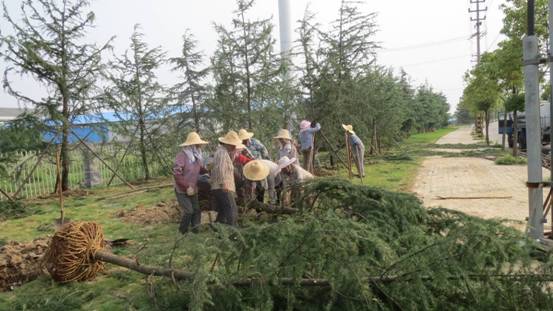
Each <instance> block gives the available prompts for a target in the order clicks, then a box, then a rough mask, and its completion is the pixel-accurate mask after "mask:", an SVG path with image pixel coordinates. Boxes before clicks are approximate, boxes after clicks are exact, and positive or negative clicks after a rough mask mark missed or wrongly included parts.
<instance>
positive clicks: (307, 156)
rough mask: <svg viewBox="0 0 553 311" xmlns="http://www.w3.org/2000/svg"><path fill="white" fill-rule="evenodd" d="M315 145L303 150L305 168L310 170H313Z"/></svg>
mask: <svg viewBox="0 0 553 311" xmlns="http://www.w3.org/2000/svg"><path fill="white" fill-rule="evenodd" d="M312 148H313V147H311V148H309V149H307V150H302V152H301V153H302V155H303V168H304V169H305V170H307V171H309V172H313V154H312V153H311V149H312Z"/></svg>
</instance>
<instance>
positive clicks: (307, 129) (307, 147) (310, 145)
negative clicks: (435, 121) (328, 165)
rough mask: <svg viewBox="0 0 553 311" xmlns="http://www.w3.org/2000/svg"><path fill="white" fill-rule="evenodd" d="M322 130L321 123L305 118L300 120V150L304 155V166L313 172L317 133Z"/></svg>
mask: <svg viewBox="0 0 553 311" xmlns="http://www.w3.org/2000/svg"><path fill="white" fill-rule="evenodd" d="M320 130H321V125H320V124H319V123H317V122H315V121H313V122H310V121H307V120H303V121H301V122H300V134H299V140H300V151H301V154H302V155H303V168H305V169H306V170H308V171H309V172H313V158H314V152H315V146H314V145H315V133H316V132H318V131H320Z"/></svg>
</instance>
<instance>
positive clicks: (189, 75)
mask: <svg viewBox="0 0 553 311" xmlns="http://www.w3.org/2000/svg"><path fill="white" fill-rule="evenodd" d="M182 39H183V44H182V50H181V53H182V54H181V56H179V57H173V58H171V59H170V62H171V63H173V65H174V67H173V71H178V72H181V73H182V75H181V79H182V82H180V83H178V84H177V85H175V86H174V88H173V92H176V93H177V94H178V96H177V97H178V100H179V102H180V103H182V104H185V103H186V101H187V100H190V102H191V103H192V115H193V118H194V128H195V129H196V131H197V132H199V131H200V112H199V111H198V110H200V111H201V110H202V109H201V104H202V102H203V101H204V100H205V98H206V96H207V87H206V86H205V85H203V84H202V81H204V80H205V79H206V77H207V75H208V73H209V71H208V68H202V69H199V68H198V67H199V66H200V65H202V64H203V55H202V54H201V53H200V52H198V51H197V50H196V44H197V41H196V40H195V39H194V37H193V35H192V34H190V33H189V32H186V33H185V34H184V35H183V36H182Z"/></svg>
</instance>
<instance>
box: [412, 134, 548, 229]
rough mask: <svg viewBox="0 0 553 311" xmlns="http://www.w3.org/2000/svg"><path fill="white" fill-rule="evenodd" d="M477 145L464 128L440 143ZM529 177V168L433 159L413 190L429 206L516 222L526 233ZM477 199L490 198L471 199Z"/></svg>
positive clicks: (472, 160) (424, 165) (483, 161)
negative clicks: (527, 179) (527, 177)
mask: <svg viewBox="0 0 553 311" xmlns="http://www.w3.org/2000/svg"><path fill="white" fill-rule="evenodd" d="M475 142H476V141H475V140H474V139H473V138H472V137H471V135H470V128H469V127H463V128H460V129H459V130H457V131H455V132H452V133H450V134H448V135H446V136H444V137H443V138H441V139H440V140H439V141H438V142H437V143H438V144H471V143H475ZM545 173H546V170H544V174H545ZM526 176H527V173H526V166H500V165H496V164H495V163H494V162H493V161H490V160H486V159H481V158H455V157H454V158H442V157H429V158H427V159H425V160H424V161H423V163H422V167H421V168H420V169H419V172H418V175H417V178H416V180H415V183H414V186H413V188H412V191H413V192H415V193H416V194H417V196H418V197H419V198H421V199H422V200H423V202H424V204H425V206H427V207H435V206H442V207H445V208H449V209H454V210H458V211H462V212H465V213H467V214H470V215H473V216H478V217H483V218H503V219H509V220H514V221H515V222H520V223H517V224H514V226H516V227H517V228H519V229H522V230H524V228H525V218H526V217H527V216H528V191H527V189H526V185H525V182H526ZM545 195H546V193H544V197H545ZM475 197H486V198H485V199H471V198H475ZM461 198H463V199H461Z"/></svg>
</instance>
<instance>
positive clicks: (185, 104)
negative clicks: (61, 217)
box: [0, 0, 449, 189]
mask: <svg viewBox="0 0 553 311" xmlns="http://www.w3.org/2000/svg"><path fill="white" fill-rule="evenodd" d="M236 3H237V7H236V10H235V12H234V16H233V17H232V19H231V22H232V23H231V24H230V25H231V26H230V27H228V26H224V25H222V24H216V25H215V26H214V27H215V31H216V32H217V34H218V39H217V48H216V50H215V52H214V54H213V55H211V56H209V57H207V56H206V55H204V54H203V53H202V52H201V51H199V50H198V48H197V41H196V39H195V38H194V36H193V35H192V34H191V33H190V32H189V31H185V32H184V35H183V37H182V49H181V53H180V55H175V56H172V57H169V56H167V53H166V52H164V51H163V49H162V47H153V48H152V47H149V46H148V45H147V43H146V40H145V38H144V35H143V34H142V33H141V30H140V27H139V26H138V25H135V29H134V33H133V35H132V37H131V39H130V44H129V48H128V49H127V51H126V52H124V53H123V54H122V55H112V54H113V53H112V52H111V51H112V47H111V44H112V39H110V40H108V41H107V42H105V43H104V44H102V45H100V46H98V45H96V44H91V43H87V41H89V40H88V37H87V33H88V31H89V30H90V28H91V27H93V26H94V19H95V18H94V13H93V12H91V11H90V3H89V1H88V0H37V1H23V2H22V6H21V12H20V15H16V13H14V12H8V10H7V8H6V7H5V6H4V16H5V17H6V19H7V21H8V23H9V24H10V25H11V26H12V27H11V28H12V29H11V30H10V32H3V33H1V34H0V44H1V48H0V56H2V57H3V58H4V60H5V61H6V62H7V63H8V64H9V66H8V67H7V68H6V69H5V74H4V88H5V89H6V90H7V91H8V92H9V93H10V94H12V95H13V96H15V97H16V98H17V99H18V100H19V101H21V102H25V103H28V104H31V105H32V106H33V107H34V108H35V111H36V113H37V114H38V115H40V116H41V119H40V120H43V121H44V124H43V125H44V127H45V128H48V129H49V130H51V131H54V132H56V133H58V136H59V141H60V142H61V158H62V161H61V162H62V169H63V173H62V178H61V183H62V187H63V189H67V188H68V174H69V161H70V159H69V152H68V150H69V147H68V144H69V137H70V136H71V135H72V133H71V127H72V121H73V119H74V118H75V117H76V116H77V115H82V114H86V113H90V112H94V111H102V110H111V111H114V112H115V113H116V115H117V116H118V117H119V118H120V121H121V122H118V123H117V125H116V126H115V128H116V130H117V131H119V132H120V133H122V134H123V135H126V136H127V137H131V140H132V143H133V146H136V149H137V150H138V154H139V156H140V158H141V159H142V163H143V165H144V178H145V179H148V178H149V177H150V174H149V170H148V161H149V160H150V159H155V158H156V157H160V154H159V152H160V150H162V149H163V147H166V146H176V145H177V142H178V141H180V140H182V138H183V137H184V135H185V133H186V132H188V131H190V130H193V129H195V130H197V131H201V132H202V134H203V135H206V136H208V137H209V136H215V135H216V134H218V133H220V132H223V131H226V130H229V129H238V128H241V127H244V128H250V129H253V130H254V131H255V133H256V137H259V138H260V139H262V140H267V141H268V140H269V139H270V138H271V137H272V136H273V134H274V133H275V132H276V131H277V129H279V128H285V127H291V126H293V128H295V127H296V124H297V122H298V121H299V120H301V119H303V118H308V119H310V120H315V121H318V122H320V123H321V124H322V125H323V132H324V133H325V135H326V136H327V137H328V139H329V140H330V141H331V142H332V143H335V144H336V145H340V144H341V143H342V140H343V136H342V131H341V130H340V128H341V127H340V125H341V124H342V123H348V124H353V125H354V127H355V130H356V132H357V133H358V134H359V136H360V137H362V138H363V139H364V140H365V141H366V144H367V146H368V150H369V151H370V153H372V154H375V153H380V152H382V151H383V150H385V149H386V148H388V147H390V146H393V145H395V144H397V143H398V142H400V141H401V140H402V139H403V138H404V137H406V136H408V135H409V134H410V133H412V132H423V131H430V130H433V129H436V128H440V127H443V126H446V125H447V121H448V110H449V105H448V103H447V100H446V98H445V96H444V95H443V94H442V93H440V92H437V91H435V90H434V89H433V88H432V87H431V86H429V85H426V84H425V85H421V86H415V85H413V84H412V83H411V82H410V80H409V77H408V75H407V73H405V72H404V71H402V72H401V74H399V75H397V74H394V72H393V70H392V68H386V67H384V66H381V65H378V63H377V52H378V49H379V46H378V44H377V42H375V41H374V38H375V33H376V31H377V27H376V26H377V24H376V21H375V14H374V13H365V12H363V10H362V9H361V5H360V4H359V2H357V1H348V0H343V1H342V2H341V5H340V9H339V11H338V14H337V18H336V19H335V20H334V21H333V22H332V23H331V24H330V25H329V26H328V27H322V26H321V25H320V24H318V23H317V22H316V19H315V16H314V14H312V13H310V12H309V11H308V10H306V13H305V16H304V17H303V19H302V20H300V21H298V25H297V32H298V34H299V40H298V41H297V42H296V45H295V48H294V50H293V52H292V55H293V56H294V57H293V60H295V61H294V62H293V63H289V62H287V61H284V60H285V59H284V58H283V57H282V55H280V54H279V53H277V52H275V51H274V46H275V37H274V34H273V32H274V31H273V28H274V26H273V24H272V20H271V19H270V18H266V19H253V18H252V17H251V9H252V7H253V6H254V0H237V2H236ZM163 66H170V68H171V69H172V70H173V71H174V72H175V73H177V74H178V76H179V77H178V80H177V81H175V82H174V84H173V85H163V84H162V83H161V82H160V81H159V79H158V76H157V74H158V71H159V69H160V68H162V67H163ZM14 75H22V76H25V77H30V78H32V79H34V81H37V83H39V84H40V85H41V86H45V87H46V89H47V91H48V92H47V95H46V96H45V97H43V98H31V97H30V96H28V95H27V94H23V93H21V92H19V91H18V90H17V89H15V88H14V87H13V84H12V83H11V77H12V76H14ZM44 117H45V118H44ZM45 119H46V120H45Z"/></svg>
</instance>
